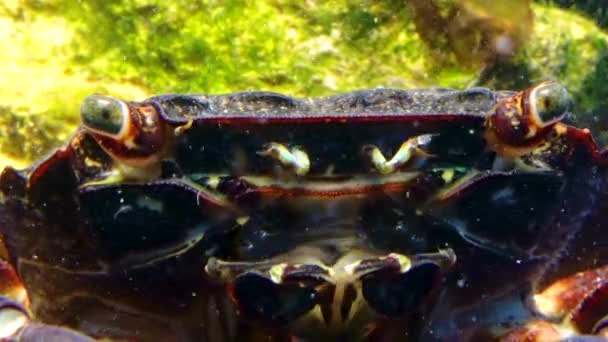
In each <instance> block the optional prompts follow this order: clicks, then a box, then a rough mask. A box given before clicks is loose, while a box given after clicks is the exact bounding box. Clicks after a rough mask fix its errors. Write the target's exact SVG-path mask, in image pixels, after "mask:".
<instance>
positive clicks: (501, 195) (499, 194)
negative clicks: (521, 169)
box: [492, 188, 515, 204]
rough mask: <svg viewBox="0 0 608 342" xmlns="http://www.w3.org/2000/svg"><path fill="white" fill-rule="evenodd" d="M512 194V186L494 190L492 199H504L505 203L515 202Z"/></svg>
mask: <svg viewBox="0 0 608 342" xmlns="http://www.w3.org/2000/svg"><path fill="white" fill-rule="evenodd" d="M513 195H514V192H513V189H512V188H504V189H500V190H498V191H496V192H495V193H494V194H492V201H494V202H498V201H506V203H509V204H511V203H513V202H515V199H514V198H513Z"/></svg>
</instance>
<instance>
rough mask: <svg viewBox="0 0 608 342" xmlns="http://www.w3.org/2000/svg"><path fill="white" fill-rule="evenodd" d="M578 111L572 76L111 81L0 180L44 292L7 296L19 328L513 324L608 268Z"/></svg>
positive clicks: (397, 336) (495, 330)
mask: <svg viewBox="0 0 608 342" xmlns="http://www.w3.org/2000/svg"><path fill="white" fill-rule="evenodd" d="M570 105H571V99H570V96H569V95H568V93H567V91H566V89H565V87H564V86H562V85H560V84H558V83H555V82H545V83H541V84H539V85H537V86H535V87H532V88H529V89H526V90H524V91H522V92H512V91H491V90H488V89H485V88H472V89H469V90H465V91H456V90H451V89H442V88H436V89H421V90H396V89H373V90H363V91H356V92H351V93H346V94H342V95H337V96H333V97H328V98H319V99H298V98H292V97H289V96H285V95H281V94H276V93H269V92H245V93H235V94H227V95H219V96H212V95H198V94H189V95H162V96H156V97H152V98H149V99H146V100H144V101H142V102H128V101H123V100H120V99H117V98H113V97H109V96H104V95H91V96H89V97H87V98H86V99H85V100H84V101H83V104H82V107H81V119H82V124H81V126H80V127H79V129H78V130H77V131H76V132H75V133H74V135H73V136H72V137H71V138H70V139H69V141H68V142H67V143H66V144H65V145H64V146H62V147H60V148H58V149H57V150H55V151H54V152H53V153H51V154H50V155H49V156H48V157H46V158H44V159H42V160H40V161H38V162H36V163H35V164H34V165H32V166H31V167H29V168H27V169H25V170H16V169H14V168H11V167H6V168H5V169H4V170H3V171H2V173H1V174H0V232H1V233H2V241H3V242H4V244H5V246H6V250H7V254H8V257H7V264H6V265H7V266H10V267H11V269H14V272H13V273H7V274H15V276H8V277H7V278H6V279H9V280H10V281H11V282H12V283H15V284H20V285H18V286H17V285H16V287H15V288H16V289H23V291H22V293H23V294H25V293H27V298H22V297H19V298H14V296H11V295H10V294H8V292H10V291H6V292H7V294H5V297H4V298H5V302H6V303H9V304H6V305H4V306H1V305H0V318H2V317H8V318H6V320H10V321H11V322H12V323H11V324H13V326H15V327H16V328H14V329H13V330H12V331H11V332H9V333H5V335H6V336H9V337H10V336H21V335H19V334H23V332H24V331H26V329H30V330H31V331H34V329H33V327H36V325H40V326H44V327H46V328H45V329H46V331H45V330H44V329H37V330H35V331H36V332H37V333H38V334H39V336H42V337H44V336H48V335H50V334H51V333H50V332H49V331H51V329H52V330H53V331H55V332H57V331H61V333H62V334H64V335H63V336H66V337H65V338H64V339H68V338H71V336H78V338H83V339H84V338H88V337H86V336H90V337H91V338H105V339H116V340H125V339H127V340H138V341H139V340H141V341H157V340H179V341H191V340H197V341H198V340H209V341H223V340H240V339H243V338H247V339H250V340H258V339H260V340H261V339H265V340H268V339H270V340H277V341H281V340H289V339H291V340H294V339H296V340H297V339H305V340H306V339H313V340H315V339H331V340H335V339H341V340H376V339H380V340H384V341H391V340H399V341H400V340H404V339H409V340H418V339H421V340H429V339H439V340H446V339H451V338H458V337H461V338H463V337H464V336H468V337H470V338H475V337H476V336H491V338H496V339H498V338H500V337H501V336H503V337H504V336H508V334H509V333H510V331H512V333H515V332H514V331H516V329H519V328H521V329H523V328H524V327H525V326H526V324H527V323H530V322H533V320H534V319H535V318H538V317H540V316H538V315H537V313H538V312H537V311H535V309H534V308H533V305H532V304H530V303H532V302H531V301H530V300H527V299H526V298H528V297H530V295H532V294H533V293H536V291H537V290H538V289H539V288H541V287H542V286H544V285H546V284H548V283H550V282H552V281H558V279H560V278H561V277H566V276H567V275H568V274H572V273H575V272H578V271H581V270H584V269H586V268H591V267H592V266H597V265H595V264H594V263H596V264H597V263H599V264H603V263H604V262H605V261H604V260H605V258H602V257H601V255H600V254H601V252H597V253H596V252H593V253H594V254H593V256H592V257H590V258H587V257H584V258H583V257H582V256H581V257H579V256H576V257H575V258H573V257H572V254H571V251H572V250H573V248H575V247H573V246H579V245H580V246H579V247H580V248H582V249H586V250H595V249H594V248H595V245H594V244H593V243H592V239H593V238H589V234H591V233H587V235H586V236H587V237H586V238H580V235H581V234H582V233H581V232H595V233H597V232H598V229H600V228H601V227H602V224H601V222H602V221H601V212H602V210H601V209H602V198H603V197H602V196H603V194H604V192H605V186H604V179H605V177H604V175H605V168H606V157H605V154H604V153H603V152H602V151H601V150H600V149H599V147H598V146H597V144H596V143H595V142H594V141H593V139H592V137H591V134H590V132H589V131H588V130H585V129H579V128H576V127H574V126H571V125H568V124H567V123H565V121H567V119H568V114H569V111H570ZM592 218H593V219H592ZM598 227H600V228H598ZM592 235H593V234H592ZM581 241H582V242H581ZM579 242H580V243H579ZM577 243H579V245H577ZM598 250H601V249H598ZM598 253H599V254H598ZM574 259H576V260H574ZM602 277H603V275H602ZM581 286H583V285H581ZM522 289H524V290H525V295H522V291H524V290H522ZM572 291H576V289H575V288H573V289H572ZM13 292H14V291H13ZM20 293H21V292H20ZM551 300H553V299H551ZM505 306H508V307H514V306H515V307H518V308H519V311H518V314H517V317H516V319H514V318H513V317H511V316H509V317H507V316H508V315H506V314H505V315H500V314H487V313H488V312H502V311H504V310H503V308H504V307H505ZM5 313H8V315H5ZM486 314H487V315H486ZM475 315H477V316H481V315H484V319H483V320H482V322H471V320H470V319H469V318H471V317H477V316H475ZM13 317H14V318H13ZM79 334H82V335H79ZM6 336H5V337H6ZM68 336H70V337H68ZM80 336H82V337H80ZM7 338H8V337H7ZM74 338H75V337H74Z"/></svg>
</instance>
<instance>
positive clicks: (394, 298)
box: [362, 263, 440, 317]
mask: <svg viewBox="0 0 608 342" xmlns="http://www.w3.org/2000/svg"><path fill="white" fill-rule="evenodd" d="M439 272H440V267H439V266H438V265H436V264H434V263H425V264H421V265H419V266H417V267H415V268H413V269H411V270H409V271H408V272H406V273H395V272H386V271H380V272H374V273H370V274H367V275H365V276H364V277H363V279H362V281H363V297H365V300H366V301H367V303H368V304H369V306H370V307H371V308H372V309H374V310H375V311H376V312H378V313H379V314H381V315H384V316H387V317H402V316H404V315H407V314H409V313H412V312H413V311H415V310H416V309H418V308H419V306H420V303H421V302H422V301H423V300H424V299H425V298H426V297H427V296H428V294H429V293H430V292H431V291H432V290H433V288H434V287H435V285H436V282H437V276H438V274H439Z"/></svg>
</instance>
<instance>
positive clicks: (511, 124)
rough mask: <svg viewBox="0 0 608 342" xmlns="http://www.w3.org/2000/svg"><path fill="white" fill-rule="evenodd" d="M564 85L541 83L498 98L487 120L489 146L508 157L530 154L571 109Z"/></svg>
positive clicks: (570, 102)
mask: <svg viewBox="0 0 608 342" xmlns="http://www.w3.org/2000/svg"><path fill="white" fill-rule="evenodd" d="M571 106H572V100H571V97H570V95H569V94H568V91H567V90H566V88H565V87H564V86H563V85H561V84H559V83H556V82H544V83H541V84H539V85H537V86H535V87H532V88H529V89H526V90H524V91H523V92H520V93H518V94H516V95H514V96H512V97H510V98H506V99H503V100H501V101H499V102H498V103H497V104H496V106H495V107H494V109H493V110H492V111H491V112H490V113H489V115H488V117H487V119H486V140H487V142H488V146H489V148H490V149H492V150H494V151H495V152H496V153H497V154H498V155H499V156H501V157H506V158H510V159H515V158H518V157H520V156H522V155H524V154H527V153H529V152H530V151H532V150H533V149H534V148H536V147H537V146H538V145H539V144H541V143H542V142H543V141H545V139H546V138H547V137H548V136H549V134H550V133H551V132H552V130H553V129H554V128H555V126H556V124H557V123H559V122H560V121H561V120H562V118H563V117H564V115H565V114H566V113H567V112H568V111H569V110H570V108H571Z"/></svg>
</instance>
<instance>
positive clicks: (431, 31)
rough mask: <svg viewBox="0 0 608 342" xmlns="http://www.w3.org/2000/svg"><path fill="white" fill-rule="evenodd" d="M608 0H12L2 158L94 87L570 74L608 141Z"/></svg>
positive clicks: (310, 85) (17, 159)
mask: <svg viewBox="0 0 608 342" xmlns="http://www.w3.org/2000/svg"><path fill="white" fill-rule="evenodd" d="M607 29H608V1H604V0H582V1H574V0H556V1H549V0H546V1H541V0H537V1H531V0H510V1H489V0H399V1H397V0H383V1H371V0H369V1H354V0H334V1H323V0H299V1H295V0H265V1H262V0H257V1H245V0H227V1H219V0H192V1H185V0H177V1H172V2H166V1H161V0H89V1H87V0H82V1H74V0H4V1H2V3H0V50H1V51H2V53H0V169H1V168H2V167H3V166H4V165H6V164H13V165H16V166H24V165H27V163H29V162H31V161H32V160H34V159H36V158H39V157H41V156H42V155H44V154H45V153H48V151H49V150H50V149H51V148H53V147H57V146H59V145H60V144H61V143H62V141H65V140H66V139H67V138H68V137H69V135H70V134H71V133H72V132H73V131H74V129H75V128H76V126H77V125H78V120H79V119H78V112H79V107H80V103H81V101H82V99H83V98H84V97H85V96H87V95H89V94H92V93H103V94H109V95H113V96H117V97H119V98H122V99H125V100H143V99H145V98H146V97H148V96H151V95H156V94H161V93H216V94H217V93H227V92H235V91H244V90H254V89H255V90H269V91H277V92H283V93H288V94H291V95H296V96H302V97H306V96H324V95H330V94H335V93H339V92H344V91H349V90H354V89H361V88H375V87H395V88H422V87H437V86H439V87H449V88H459V89H464V88H469V87H475V86H482V87H490V88H495V89H512V90H519V89H522V88H524V87H527V86H529V85H531V84H535V83H538V82H540V81H544V80H557V81H559V82H562V83H563V84H565V85H566V87H567V88H568V89H569V90H570V92H571V94H572V95H573V97H574V100H575V103H576V106H575V108H574V110H573V113H575V115H573V116H572V117H570V118H568V119H569V120H572V121H576V123H577V125H580V126H587V127H589V128H591V129H592V131H594V133H595V135H596V136H597V137H598V138H599V140H600V141H602V142H603V143H605V142H608V133H606V132H608V113H607V112H608V82H606V80H607V74H608V34H607Z"/></svg>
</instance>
